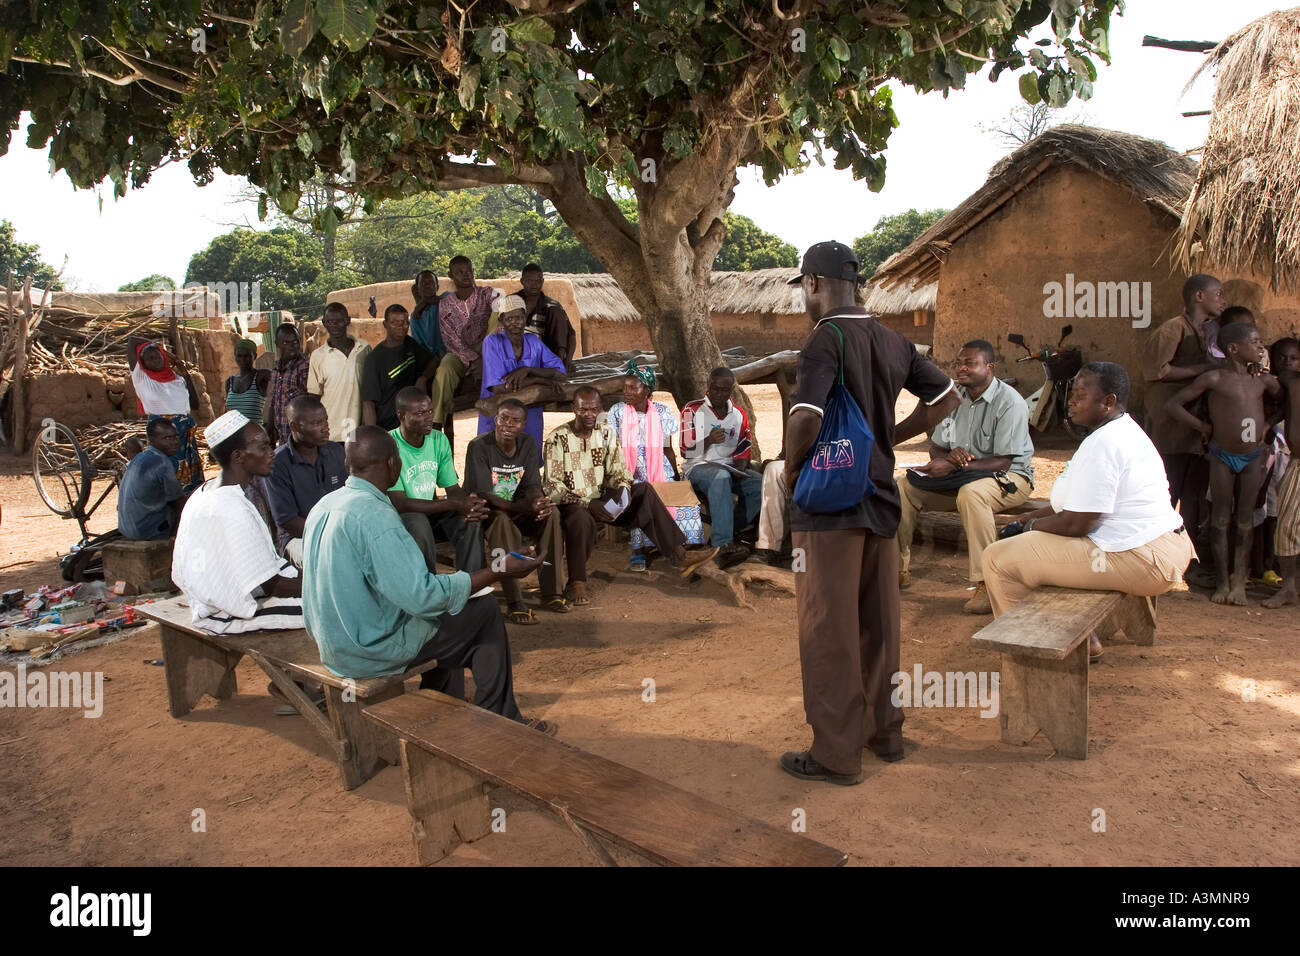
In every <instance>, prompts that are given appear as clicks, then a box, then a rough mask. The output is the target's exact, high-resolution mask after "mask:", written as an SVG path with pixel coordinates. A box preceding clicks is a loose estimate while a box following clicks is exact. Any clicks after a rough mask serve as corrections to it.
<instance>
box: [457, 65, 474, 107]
mask: <svg viewBox="0 0 1300 956" xmlns="http://www.w3.org/2000/svg"><path fill="white" fill-rule="evenodd" d="M478 81H479V65H478V64H477V63H474V64H472V65H470V66H467V67H463V68H462V69H461V71H460V85H459V86H458V87H456V99H458V100H460V105H461V106H462V107H463V108H464V109H466V110H473V109H474V95H475V94H476V93H478Z"/></svg>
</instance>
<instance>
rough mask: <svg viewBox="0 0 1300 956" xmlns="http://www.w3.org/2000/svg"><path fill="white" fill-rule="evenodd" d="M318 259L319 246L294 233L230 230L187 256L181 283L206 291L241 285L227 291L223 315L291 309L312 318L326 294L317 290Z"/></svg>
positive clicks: (293, 231)
mask: <svg viewBox="0 0 1300 956" xmlns="http://www.w3.org/2000/svg"><path fill="white" fill-rule="evenodd" d="M322 259H323V254H322V251H321V248H320V244H319V243H318V242H316V241H315V240H314V239H313V238H312V237H311V236H309V235H305V234H303V233H301V232H298V231H296V230H293V229H289V228H287V227H284V226H280V227H277V228H275V229H270V230H267V231H265V232H263V231H261V230H257V229H236V230H234V231H233V232H227V233H224V234H223V235H220V236H217V237H216V238H215V239H213V240H212V241H211V242H210V243H208V245H207V247H206V248H204V249H200V250H199V251H198V252H196V253H194V255H193V256H191V257H190V264H189V267H188V268H187V269H186V270H185V282H186V284H187V285H192V284H198V285H205V286H207V287H209V288H211V289H225V288H229V284H230V283H235V284H236V285H237V286H238V285H241V284H246V285H242V287H239V288H236V289H234V290H232V292H231V293H230V295H231V300H232V301H229V302H223V303H222V307H223V309H225V310H227V311H232V312H233V311H236V310H237V309H252V308H257V309H261V310H262V311H270V310H272V309H291V310H293V311H296V312H302V313H304V314H305V315H306V316H307V317H309V318H315V315H316V312H317V311H318V310H319V309H320V308H321V305H322V304H323V301H324V300H323V298H322V297H323V295H324V293H325V292H326V291H328V289H322V288H321V286H322V283H321V282H320V279H321V275H322V271H323V266H322ZM254 283H256V287H255V288H254V285H253V284H254ZM236 302H237V303H238V304H235V303H236Z"/></svg>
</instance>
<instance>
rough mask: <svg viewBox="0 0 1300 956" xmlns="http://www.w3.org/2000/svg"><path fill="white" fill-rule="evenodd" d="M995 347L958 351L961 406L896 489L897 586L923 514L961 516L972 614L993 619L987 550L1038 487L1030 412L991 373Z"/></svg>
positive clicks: (980, 344) (976, 344) (975, 345)
mask: <svg viewBox="0 0 1300 956" xmlns="http://www.w3.org/2000/svg"><path fill="white" fill-rule="evenodd" d="M994 358H995V355H994V350H993V345H992V343H990V342H986V341H985V340H984V339H975V340H973V341H970V342H967V343H966V344H965V345H963V346H962V347H961V349H960V350H958V352H957V375H956V379H957V392H958V394H959V395H960V396H961V404H959V405H958V406H957V408H956V409H955V410H954V411H953V413H952V414H951V415H949V416H948V417H947V418H945V419H944V420H943V421H941V422H940V423H939V424H938V426H937V427H936V428H935V429H934V433H933V434H932V435H931V436H930V437H931V440H930V460H929V461H928V462H926V463H925V464H924V465H921V466H920V467H917V468H909V469H908V474H907V475H906V476H904V478H903V479H902V480H901V481H899V483H898V493H899V498H900V499H901V500H902V514H901V517H900V518H899V522H898V552H899V563H900V567H899V571H898V586H899V587H900V588H905V587H907V586H908V585H910V584H911V583H912V575H911V560H912V533H913V529H914V528H915V527H916V519H917V516H918V515H919V514H920V513H921V512H922V511H956V512H957V513H958V514H960V515H961V524H962V528H963V529H964V530H965V532H966V543H967V551H968V552H969V558H970V567H969V573H970V582H971V584H973V585H975V593H974V594H972V595H971V597H970V600H969V601H967V602H966V603H965V605H964V606H963V608H962V609H963V610H964V611H965V612H966V613H967V614H992V613H993V605H992V604H990V603H989V596H988V591H987V590H986V589H985V587H984V549H985V548H987V547H988V546H989V545H990V544H992V543H993V539H994V537H995V536H996V534H997V526H996V522H995V521H994V518H993V516H994V515H995V514H997V513H998V512H1000V511H1006V510H1007V509H1008V508H1014V507H1015V506H1016V505H1019V504H1023V503H1024V502H1025V501H1026V500H1028V498H1029V495H1030V493H1031V492H1032V491H1033V488H1034V466H1033V464H1032V461H1031V459H1032V458H1033V456H1034V443H1033V441H1032V440H1031V439H1030V437H1029V406H1028V405H1026V404H1025V400H1024V399H1023V398H1021V397H1020V393H1019V392H1017V391H1016V390H1015V389H1014V388H1012V387H1011V386H1010V385H1008V384H1007V383H1006V382H1003V381H1002V380H1001V379H999V378H998V377H997V375H995V374H994V364H993V360H994Z"/></svg>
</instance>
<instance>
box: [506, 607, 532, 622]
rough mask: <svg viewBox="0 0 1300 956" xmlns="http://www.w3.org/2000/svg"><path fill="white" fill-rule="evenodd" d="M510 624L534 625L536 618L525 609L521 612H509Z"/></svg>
mask: <svg viewBox="0 0 1300 956" xmlns="http://www.w3.org/2000/svg"><path fill="white" fill-rule="evenodd" d="M510 623H511V624H536V623H537V618H535V617H534V616H533V612H532V611H530V610H528V609H527V608H525V609H524V610H522V611H511V612H510Z"/></svg>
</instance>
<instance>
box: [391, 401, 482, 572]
mask: <svg viewBox="0 0 1300 956" xmlns="http://www.w3.org/2000/svg"><path fill="white" fill-rule="evenodd" d="M394 402H395V406H394V407H395V408H396V411H397V422H398V425H397V427H396V428H394V429H393V430H392V431H391V432H389V434H390V435H392V436H393V440H394V441H395V442H397V453H398V454H399V455H400V456H401V459H402V470H401V473H400V474H399V475H398V478H397V481H396V482H394V483H393V487H392V488H390V489H388V497H389V498H391V499H392V502H393V507H394V508H396V509H397V510H398V512H399V513H400V514H401V516H402V524H403V525H405V526H406V530H407V531H409V532H410V533H411V537H412V538H414V539H415V543H416V544H418V545H419V546H420V552H421V553H422V554H423V555H424V561H425V566H426V567H427V568H428V569H429V570H430V571H431V572H432V571H436V570H437V553H436V547H437V544H436V540H435V539H436V537H442V538H444V539H445V540H447V541H450V542H452V544H453V545H454V546H455V548H456V570H458V571H477V570H478V569H479V568H481V567H483V527H482V525H481V524H480V522H481V521H482V520H483V519H484V518H486V517H487V514H488V511H487V503H486V502H485V501H484V500H483V499H482V498H480V497H479V496H478V495H467V494H466V493H465V490H464V489H463V488H461V486H460V479H459V478H457V477H456V466H455V464H454V463H453V462H452V458H451V442H450V441H448V439H447V436H446V435H444V434H443V433H442V432H440V431H436V430H435V429H434V427H433V405H432V404H431V403H430V401H429V396H428V395H426V394H424V392H422V391H420V389H418V388H404V389H402V390H401V391H400V392H398V393H397V396H396V398H395V399H394ZM439 488H442V489H443V490H445V491H446V492H447V497H445V498H439V497H438V496H437V492H438V489H439Z"/></svg>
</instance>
